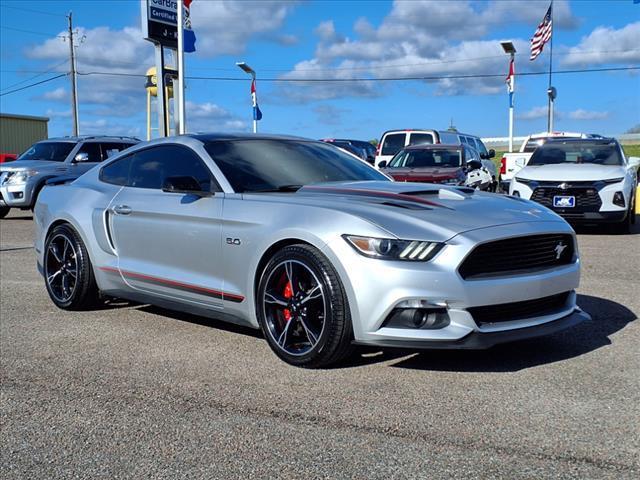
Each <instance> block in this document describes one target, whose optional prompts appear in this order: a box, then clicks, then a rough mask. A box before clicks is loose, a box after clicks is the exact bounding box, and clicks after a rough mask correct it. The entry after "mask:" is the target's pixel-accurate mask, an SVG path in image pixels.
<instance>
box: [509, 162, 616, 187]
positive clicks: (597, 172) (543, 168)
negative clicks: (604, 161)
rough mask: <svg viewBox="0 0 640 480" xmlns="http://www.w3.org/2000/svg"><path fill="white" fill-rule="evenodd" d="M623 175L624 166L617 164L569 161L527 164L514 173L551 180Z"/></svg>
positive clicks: (533, 178) (564, 180) (560, 180)
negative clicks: (549, 163) (564, 162)
mask: <svg viewBox="0 0 640 480" xmlns="http://www.w3.org/2000/svg"><path fill="white" fill-rule="evenodd" d="M624 175H625V169H624V167H621V166H618V165H595V164H590V163H579V164H575V163H573V164H572V163H569V164H562V165H527V166H526V167H524V168H523V169H522V170H520V171H519V172H518V173H517V174H516V177H517V178H525V179H527V180H540V181H552V182H577V181H583V182H584V181H591V180H592V181H596V180H608V179H611V178H620V177H624Z"/></svg>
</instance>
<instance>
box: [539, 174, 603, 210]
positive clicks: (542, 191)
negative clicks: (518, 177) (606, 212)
mask: <svg viewBox="0 0 640 480" xmlns="http://www.w3.org/2000/svg"><path fill="white" fill-rule="evenodd" d="M557 195H572V196H574V197H575V198H576V205H575V207H572V208H557V207H554V206H553V197H555V196H557ZM531 200H533V201H534V202H538V203H540V204H542V205H544V206H545V207H548V208H551V209H552V210H554V211H556V212H558V213H559V214H560V215H562V214H563V213H569V214H575V213H585V212H598V211H599V210H600V207H601V206H602V200H601V199H600V195H598V189H597V188H596V187H595V186H594V185H593V183H592V182H573V183H571V184H570V185H568V186H567V188H558V184H557V183H553V184H552V185H545V184H543V185H540V186H538V187H536V188H535V190H534V191H533V194H532V195H531Z"/></svg>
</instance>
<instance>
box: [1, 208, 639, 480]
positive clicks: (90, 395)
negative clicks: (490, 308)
mask: <svg viewBox="0 0 640 480" xmlns="http://www.w3.org/2000/svg"><path fill="white" fill-rule="evenodd" d="M639 227H640V225H639V224H636V226H635V229H634V233H633V234H632V235H612V234H606V233H603V232H601V231H598V230H584V231H580V232H579V246H580V249H581V251H582V259H583V276H582V284H581V287H580V289H579V294H580V297H579V301H578V302H579V304H580V305H581V306H582V307H583V308H584V309H585V310H586V311H588V312H589V313H590V314H591V315H592V316H593V321H592V322H588V323H585V324H582V325H580V326H578V327H576V328H574V329H573V330H570V331H566V332H563V333H561V334H557V335H554V336H551V337H548V338H543V339H537V340H530V341H527V342H522V343H518V344H512V345H506V346H502V347H499V348H495V349H493V350H489V351H484V352H461V351H457V352H456V351H449V352H441V351H436V352H423V353H419V354H416V353H406V352H397V351H384V352H379V351H375V350H367V351H362V352H360V354H359V355H358V356H357V357H356V358H355V359H354V360H353V361H352V362H351V363H350V364H348V365H345V366H344V367H342V368H336V369H331V370H324V371H308V370H302V369H296V368H293V367H290V366H287V365H286V364H285V363H283V362H281V361H280V360H278V359H277V358H276V356H275V355H274V354H273V353H272V352H271V351H270V349H269V347H268V346H267V344H266V342H265V341H264V340H263V339H262V338H261V337H260V335H259V334H258V333H255V332H253V331H251V330H246V329H243V328H239V327H235V326H230V325H227V324H224V323H221V322H217V321H214V320H207V319H203V318H200V317H194V316H189V315H183V314H179V313H174V312H169V311H166V310H162V309H159V308H155V307H149V306H145V305H132V304H127V303H114V304H111V305H108V306H107V307H106V308H104V309H101V310H97V311H92V312H88V313H68V312H63V311H60V310H57V309H56V308H55V307H54V306H53V304H52V303H51V302H50V300H49V298H48V296H47V294H46V291H45V288H44V285H43V282H42V280H41V278H40V277H39V275H38V273H37V271H36V268H35V258H34V252H33V249H32V247H31V245H32V231H33V223H32V220H31V216H30V215H27V212H15V211H14V212H12V213H11V214H10V216H9V217H8V218H6V219H4V220H0V296H1V301H0V348H1V350H0V361H1V362H0V363H1V369H0V372H1V390H0V393H1V397H0V400H1V403H0V415H1V417H0V420H1V424H0V427H1V428H0V453H1V461H0V464H1V466H0V476H1V477H2V478H5V479H13V478H43V479H44V478H47V479H51V478H140V477H144V478H243V479H244V478H349V479H352V478H367V479H369V478H385V479H391V478H434V477H436V478H438V477H439V478H442V477H454V476H455V477H466V478H488V477H503V478H543V477H544V478H548V477H558V478H581V479H582V478H638V476H639V475H640V347H639V345H640V321H638V319H637V317H638V315H639V314H640V295H639V292H640V274H639V270H640V228H639Z"/></svg>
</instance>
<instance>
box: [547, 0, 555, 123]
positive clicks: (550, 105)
mask: <svg viewBox="0 0 640 480" xmlns="http://www.w3.org/2000/svg"><path fill="white" fill-rule="evenodd" d="M549 8H550V9H551V38H550V39H549V87H548V89H547V96H548V97H549V99H548V106H547V113H548V118H547V131H548V132H552V131H553V100H554V97H555V94H554V92H553V90H552V88H553V87H552V86H551V72H552V71H553V0H551V5H550V7H549Z"/></svg>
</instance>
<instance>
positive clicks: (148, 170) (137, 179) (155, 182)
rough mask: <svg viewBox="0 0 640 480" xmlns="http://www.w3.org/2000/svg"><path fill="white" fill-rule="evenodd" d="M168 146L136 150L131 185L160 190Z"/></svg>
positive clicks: (130, 177) (130, 174)
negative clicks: (165, 152)
mask: <svg viewBox="0 0 640 480" xmlns="http://www.w3.org/2000/svg"><path fill="white" fill-rule="evenodd" d="M166 148H167V147H156V148H149V149H148V150H141V151H139V152H136V153H135V155H134V156H133V162H132V164H131V172H130V173H129V184H128V186H129V187H135V188H153V189H156V190H160V189H161V188H162V180H163V178H164V177H163V170H164V169H163V165H162V163H163V159H164V151H165V149H166Z"/></svg>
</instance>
